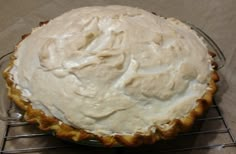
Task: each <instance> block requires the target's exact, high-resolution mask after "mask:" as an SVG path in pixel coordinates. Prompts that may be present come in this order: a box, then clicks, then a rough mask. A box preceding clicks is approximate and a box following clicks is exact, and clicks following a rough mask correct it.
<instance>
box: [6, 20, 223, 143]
mask: <svg viewBox="0 0 236 154" xmlns="http://www.w3.org/2000/svg"><path fill="white" fill-rule="evenodd" d="M44 24H47V22H42V23H41V25H44ZM28 35H29V34H26V35H23V36H22V40H23V39H25V38H26V37H27V36H28ZM14 60H15V57H14V56H12V57H11V60H10V63H9V66H8V67H7V68H6V69H5V71H4V72H3V76H4V78H5V80H6V82H7V88H8V96H9V97H10V98H11V99H12V100H13V101H14V102H15V103H16V104H17V105H18V106H19V107H20V108H21V109H22V110H24V111H25V113H24V119H25V120H26V121H28V122H30V123H33V124H37V125H38V127H39V128H40V129H41V130H44V131H52V132H54V133H55V135H56V136H58V137H59V138H64V139H67V140H72V141H75V142H77V141H81V140H85V139H97V140H99V141H100V142H101V143H103V144H104V145H105V146H109V147H111V146H116V145H119V144H121V145H124V146H138V145H141V144H152V143H155V142H156V141H158V140H160V139H171V138H173V137H175V136H176V135H177V134H178V133H180V132H186V131H188V130H189V129H190V128H191V126H192V125H193V123H194V121H195V119H196V118H197V117H199V116H202V115H203V114H204V112H205V111H206V110H207V109H208V108H209V106H210V105H211V104H212V99H213V95H214V93H215V92H216V90H217V87H216V82H217V81H218V80H219V77H218V74H217V72H216V71H213V72H212V74H211V80H210V81H209V83H208V84H209V88H208V89H207V91H206V93H205V94H204V95H203V97H202V98H200V99H198V100H196V103H197V106H196V107H195V108H194V109H193V110H192V111H191V112H190V113H189V114H188V115H187V116H185V117H183V118H181V119H174V120H172V121H170V122H169V123H168V126H169V127H168V128H167V129H163V128H161V127H159V126H155V128H156V132H155V133H152V132H151V130H150V131H149V132H146V133H145V134H144V133H140V132H137V133H135V134H133V135H110V136H109V135H107V136H98V135H96V134H92V133H89V132H86V131H85V130H82V129H78V128H73V127H71V126H69V125H67V124H64V123H62V122H60V121H59V120H58V119H56V118H55V117H49V116H46V115H45V113H44V112H43V111H42V110H39V109H33V108H32V106H31V103H30V102H26V101H24V100H23V99H21V98H22V97H21V92H20V90H18V89H16V85H15V84H14V82H13V81H12V76H11V74H10V72H9V71H10V70H11V68H12V67H13V63H14ZM214 64H215V63H214ZM215 68H216V67H215Z"/></svg>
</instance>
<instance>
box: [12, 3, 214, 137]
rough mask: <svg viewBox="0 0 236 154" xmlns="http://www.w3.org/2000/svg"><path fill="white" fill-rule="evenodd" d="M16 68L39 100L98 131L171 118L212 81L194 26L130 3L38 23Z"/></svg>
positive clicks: (40, 105) (26, 94)
mask: <svg viewBox="0 0 236 154" xmlns="http://www.w3.org/2000/svg"><path fill="white" fill-rule="evenodd" d="M15 56H16V58H17V59H16V60H15V63H14V67H13V68H12V70H11V74H12V75H13V79H14V82H15V84H16V85H17V87H18V88H19V89H20V90H21V92H22V96H23V98H24V99H26V100H30V102H32V106H33V108H37V109H41V110H43V111H44V112H45V113H46V114H48V115H53V116H55V117H57V118H58V119H59V120H61V121H63V122H64V123H67V124H69V125H72V126H74V127H77V128H83V129H85V130H87V131H90V132H94V133H97V134H101V133H103V134H133V133H135V132H137V131H139V132H145V131H147V130H148V129H150V130H151V131H154V130H153V125H154V124H155V125H159V126H160V127H165V126H166V125H167V126H168V124H166V123H168V122H169V121H170V120H173V119H175V118H181V117H184V116H186V115H187V114H188V112H189V111H191V110H192V109H193V108H194V107H195V106H196V99H198V98H201V97H202V95H203V94H204V93H205V91H206V89H207V82H208V81H209V78H210V73H211V67H209V66H210V64H209V62H208V61H209V59H210V57H209V56H208V53H207V47H206V46H205V44H204V43H203V42H202V40H201V39H200V38H199V37H198V36H197V34H196V33H195V32H194V31H193V30H191V29H190V27H189V26H187V25H185V24H183V23H182V22H180V21H178V20H176V19H173V18H169V19H165V18H163V17H159V16H155V15H153V14H151V13H149V12H146V11H144V10H141V9H137V8H131V7H125V6H107V7H84V8H79V9H75V10H72V11H70V12H67V13H65V14H63V15H61V16H59V17H57V18H55V19H54V20H51V21H50V22H49V23H48V24H47V25H44V26H42V27H39V28H36V29H34V30H33V32H32V33H31V35H30V36H28V37H27V38H26V39H25V40H23V41H22V42H21V43H20V44H19V45H18V48H17V51H16V52H15Z"/></svg>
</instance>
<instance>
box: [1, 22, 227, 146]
mask: <svg viewBox="0 0 236 154" xmlns="http://www.w3.org/2000/svg"><path fill="white" fill-rule="evenodd" d="M189 25H190V26H191V27H192V29H194V30H195V31H196V32H197V33H198V35H199V36H200V37H202V38H203V39H204V40H205V41H204V42H205V43H206V44H207V46H208V48H209V51H210V52H212V53H214V54H215V55H216V56H215V57H214V61H215V62H216V64H217V65H218V67H217V68H218V69H220V68H222V67H223V66H224V63H225V57H224V55H223V53H222V52H221V50H220V48H219V47H218V46H217V45H216V43H215V42H214V41H213V40H212V39H211V38H210V37H209V36H208V35H207V34H205V33H204V32H203V31H202V30H201V29H199V28H197V27H195V26H194V25H192V24H189ZM11 53H12V52H10V53H7V54H5V55H3V56H2V57H1V58H0V60H1V61H0V68H1V72H2V71H3V70H4V69H5V67H6V65H7V64H8V61H9V56H10V55H11ZM0 82H1V84H2V88H1V93H0V98H1V101H0V103H1V104H0V105H1V109H0V120H3V121H8V122H9V121H22V117H23V113H22V111H21V110H19V109H18V108H17V107H16V106H15V105H14V103H12V102H11V101H10V100H9V98H8V97H7V89H6V88H5V86H4V84H5V81H4V79H3V78H2V76H1V79H0ZM52 135H54V134H53V133H52ZM76 143H78V144H81V145H89V146H103V144H101V143H100V142H99V141H97V140H84V141H79V142H76ZM116 146H120V145H116Z"/></svg>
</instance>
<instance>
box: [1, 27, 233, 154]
mask: <svg viewBox="0 0 236 154" xmlns="http://www.w3.org/2000/svg"><path fill="white" fill-rule="evenodd" d="M189 25H190V26H191V27H192V28H193V29H194V30H195V31H196V32H197V33H198V34H199V35H200V36H201V37H203V38H204V39H205V41H206V43H207V45H208V47H209V50H210V51H213V52H214V53H216V57H215V58H214V61H215V62H216V63H217V64H218V68H221V67H223V66H224V63H225V57H224V55H223V53H222V51H221V50H220V48H219V47H218V46H217V45H216V44H215V42H214V41H213V40H212V39H211V38H210V37H209V36H208V35H207V34H206V33H204V32H203V31H202V30H201V29H199V28H197V27H195V26H194V25H191V24H189ZM11 53H12V52H10V53H7V54H6V55H4V56H2V57H0V60H1V61H3V59H4V57H7V56H8V55H10V54H11ZM0 66H1V69H2V68H4V67H3V65H2V63H1V65H0ZM1 101H2V100H1ZM0 103H1V102H0ZM3 103H4V104H8V105H9V106H8V110H7V111H8V115H10V116H9V117H0V119H3V120H7V121H8V122H5V124H6V125H5V126H6V127H5V131H4V135H3V138H2V142H0V146H1V147H0V150H1V151H0V153H1V154H18V153H32V154H33V153H42V154H48V153H58V154H59V153H68V154H69V153H70V152H72V153H103V154H106V153H107V154H111V153H116V154H123V153H150V152H152V153H176V152H179V153H181V152H184V151H193V150H202V149H212V148H218V149H221V148H226V147H233V146H235V147H236V140H235V138H234V137H233V135H232V133H231V130H230V128H229V127H228V125H227V124H226V121H225V119H224V117H223V115H222V112H221V111H220V108H219V106H218V104H217V103H216V101H215V100H214V101H213V105H212V106H211V107H210V108H209V110H208V112H207V114H206V115H205V116H204V117H202V118H199V119H197V120H196V122H195V124H194V125H193V128H192V130H191V131H190V132H188V133H182V134H179V135H178V136H177V137H176V138H175V139H172V140H168V141H159V142H157V143H156V144H153V145H145V146H140V147H137V148H124V147H119V148H104V147H93V148H91V146H85V145H82V144H84V143H83V142H79V143H78V144H75V143H71V142H68V141H64V140H61V139H58V138H56V137H54V136H53V135H52V133H45V132H42V131H40V130H39V129H37V128H35V127H36V126H35V125H31V124H28V123H27V122H25V121H14V118H12V117H15V118H19V117H17V116H18V115H13V116H12V113H13V114H14V111H15V108H16V106H15V105H14V103H12V102H9V101H8V103H5V102H3ZM12 111H13V112H12ZM91 142H97V141H91ZM95 145H96V144H95Z"/></svg>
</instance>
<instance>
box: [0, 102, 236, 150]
mask: <svg viewBox="0 0 236 154" xmlns="http://www.w3.org/2000/svg"><path fill="white" fill-rule="evenodd" d="M12 107H14V105H12ZM34 127H35V126H34V125H31V124H28V123H27V122H24V121H18V122H14V121H11V122H6V129H5V132H4V136H3V138H2V145H1V154H17V153H34V152H45V153H48V152H49V151H52V150H60V151H62V150H73V151H77V152H80V151H81V150H82V151H86V150H88V151H91V147H88V146H83V145H80V144H74V143H70V142H66V141H63V140H61V139H57V138H56V137H54V136H52V135H51V133H45V132H41V131H39V130H38V129H37V128H34ZM17 129H18V131H17ZM216 137H217V138H221V140H220V142H218V143H213V144H209V140H207V141H206V138H210V139H212V140H214V138H216ZM199 138H202V139H203V141H199V143H196V140H199ZM45 141H46V143H45ZM24 143H27V144H24ZM180 143H181V144H180ZM12 145H13V146H12ZM17 145H19V146H17ZM230 146H236V140H235V138H234V137H233V135H232V133H231V131H230V128H229V127H228V126H227V124H226V122H225V119H224V117H223V116H222V113H221V111H220V109H219V107H218V105H217V103H216V102H215V101H214V104H213V105H212V106H211V107H210V109H209V111H208V113H207V114H206V115H205V116H204V117H203V118H200V119H197V121H196V122H195V124H194V126H193V128H192V131H190V132H188V133H182V134H179V135H178V136H177V137H176V138H175V139H173V140H169V141H161V142H158V143H156V144H154V145H147V146H141V147H139V148H133V149H130V148H110V149H109V150H108V151H107V150H105V148H102V147H100V148H98V147H94V148H95V149H96V150H98V149H99V151H102V150H104V153H107V152H108V153H118V154H121V153H125V152H130V151H133V152H134V151H135V149H136V150H138V151H140V149H142V150H144V151H145V149H147V148H149V149H150V148H152V149H153V150H154V151H157V152H159V153H166V152H183V151H190V150H200V149H210V148H225V147H230Z"/></svg>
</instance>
